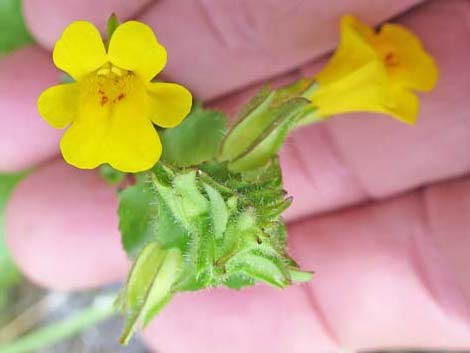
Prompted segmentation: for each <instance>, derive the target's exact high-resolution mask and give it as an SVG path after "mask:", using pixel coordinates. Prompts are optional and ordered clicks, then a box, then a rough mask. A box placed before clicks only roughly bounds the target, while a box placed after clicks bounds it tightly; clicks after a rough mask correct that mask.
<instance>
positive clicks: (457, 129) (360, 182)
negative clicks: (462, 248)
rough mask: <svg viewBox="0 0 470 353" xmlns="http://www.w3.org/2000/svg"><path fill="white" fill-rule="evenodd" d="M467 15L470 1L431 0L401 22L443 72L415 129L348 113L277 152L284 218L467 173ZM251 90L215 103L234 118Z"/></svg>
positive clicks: (309, 70)
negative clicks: (288, 202) (287, 203)
mask: <svg viewBox="0 0 470 353" xmlns="http://www.w3.org/2000/svg"><path fill="white" fill-rule="evenodd" d="M469 16H470V6H469V4H468V2H465V1H449V2H442V1H435V2H431V3H427V4H425V5H424V6H421V7H419V8H417V9H416V10H414V11H413V12H411V13H410V14H408V15H406V16H404V17H403V18H401V19H400V20H399V22H402V23H404V24H405V25H406V26H408V27H409V28H411V29H412V30H413V31H414V32H416V33H417V34H418V36H419V37H421V38H422V39H423V41H424V44H425V47H426V48H428V49H429V51H430V52H431V53H433V55H435V57H436V60H437V63H438V65H439V69H440V80H439V82H438V85H437V87H436V89H435V91H434V92H432V93H427V94H425V95H423V96H422V100H421V102H422V109H421V113H420V117H419V119H418V123H417V124H416V125H415V126H412V127H410V126H405V125H402V124H400V123H398V122H396V121H394V120H391V119H390V118H388V117H385V116H379V115H373V114H368V115H366V114H351V115H349V116H340V117H336V118H333V119H331V120H328V121H326V122H324V123H321V124H318V125H313V126H307V127H305V128H302V129H299V130H298V131H295V132H294V133H293V134H292V136H291V137H290V138H289V140H288V142H287V144H286V146H284V150H283V151H282V153H281V161H282V166H283V171H284V180H285V185H286V189H287V190H288V191H289V193H290V194H291V195H293V196H294V203H293V205H292V207H291V208H290V209H289V210H288V211H287V217H288V218H290V219H293V218H301V217H306V216H308V215H310V214H313V213H318V212H323V211H326V210H332V209H337V208H340V207H345V206H347V205H351V204H355V203H358V202H364V201H365V200H368V199H379V198H383V197H387V196H389V195H394V194H397V193H400V192H403V191H406V190H410V189H413V188H416V187H419V186H421V185H426V184H429V183H432V182H435V181H439V180H445V179H448V178H452V177H455V176H459V175H463V174H466V173H468V172H469V171H470V158H469V149H468V141H469V140H470V114H469V113H468V107H467V106H468V104H467V102H468V101H469V100H470V71H469V70H468V69H467V66H468V64H467V58H468V57H469V56H470V42H469V41H468V40H467V39H466V38H468V36H469V35H470V29H469V27H468V26H467V25H466V23H467V22H466V21H467V20H466V19H468V18H469ZM455 43H459V45H455ZM323 64H324V61H322V62H315V63H313V64H309V65H306V66H304V67H303V68H302V70H301V73H303V74H304V75H312V74H314V73H315V72H318V71H319V70H320V68H321V66H322V65H323ZM298 75H299V73H294V74H291V75H289V76H287V77H284V78H282V79H278V80H276V81H275V82H274V84H275V85H279V84H285V82H286V81H289V80H292V79H293V78H294V76H298ZM256 89H257V87H252V88H250V89H249V90H245V91H244V92H242V93H241V94H238V95H234V96H232V97H229V98H228V99H223V100H220V101H218V102H215V104H214V106H215V107H216V108H221V109H224V110H226V111H228V112H229V113H232V114H233V113H234V112H235V111H236V110H237V109H238V107H239V106H240V104H241V103H242V102H246V100H247V99H249V97H250V96H251V95H253V94H254V92H255V91H256Z"/></svg>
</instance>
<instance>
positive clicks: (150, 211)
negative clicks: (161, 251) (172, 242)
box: [118, 181, 157, 258]
mask: <svg viewBox="0 0 470 353" xmlns="http://www.w3.org/2000/svg"><path fill="white" fill-rule="evenodd" d="M118 214H119V229H120V231H121V242H122V245H123V247H124V249H125V250H126V253H127V255H128V256H129V257H131V258H133V257H135V255H136V254H137V253H139V252H140V250H141V249H142V248H143V247H144V246H145V244H147V243H148V242H150V241H152V240H155V232H156V224H155V218H156V215H157V205H156V203H155V191H154V190H153V187H152V184H151V183H150V182H145V181H141V182H139V183H137V184H136V185H133V186H129V187H128V188H126V189H125V190H124V191H121V192H120V193H119V209H118Z"/></svg>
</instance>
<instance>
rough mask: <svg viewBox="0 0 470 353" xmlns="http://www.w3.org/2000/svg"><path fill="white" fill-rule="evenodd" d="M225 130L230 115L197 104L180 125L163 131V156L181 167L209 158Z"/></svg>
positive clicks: (211, 156)
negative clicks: (226, 116) (226, 115)
mask: <svg viewBox="0 0 470 353" xmlns="http://www.w3.org/2000/svg"><path fill="white" fill-rule="evenodd" d="M225 130H226V118H225V116H224V115H223V114H222V113H219V112H216V111H213V110H207V109H203V108H201V107H200V105H197V104H196V105H195V106H194V108H193V110H192V111H191V113H190V114H189V115H188V117H186V119H184V120H183V122H182V123H181V124H180V125H178V126H177V127H175V128H172V129H166V130H164V131H162V132H161V134H160V136H161V139H162V144H163V154H162V160H163V161H164V162H166V163H168V164H171V165H173V166H177V167H188V166H193V165H197V164H200V163H202V162H205V161H208V160H210V159H212V158H214V156H215V155H216V153H217V150H218V147H219V143H220V141H221V140H222V138H223V137H224V134H225Z"/></svg>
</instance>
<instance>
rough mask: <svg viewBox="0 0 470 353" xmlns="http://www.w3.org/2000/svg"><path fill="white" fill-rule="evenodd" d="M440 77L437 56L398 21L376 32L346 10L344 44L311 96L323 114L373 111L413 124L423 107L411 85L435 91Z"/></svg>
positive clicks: (416, 88) (319, 115)
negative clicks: (427, 49)
mask: <svg viewBox="0 0 470 353" xmlns="http://www.w3.org/2000/svg"><path fill="white" fill-rule="evenodd" d="M437 76H438V72H437V68H436V65H435V63H434V60H433V58H432V57H431V56H430V55H429V54H428V53H426V52H425V51H424V49H423V47H422V44H421V42H420V41H419V39H418V38H417V37H416V36H415V35H414V34H413V33H411V32H410V31H408V30H407V29H405V28H403V27H402V26H399V25H396V24H385V25H384V26H382V28H381V29H380V32H378V33H376V32H375V31H374V30H372V29H371V28H370V27H368V26H367V25H365V24H363V23H361V22H360V21H359V20H357V19H356V18H354V17H352V16H350V15H346V16H343V17H342V19H341V41H340V44H339V46H338V48H337V50H336V52H335V53H334V55H333V57H332V58H331V60H330V61H329V62H328V63H327V65H326V66H325V68H324V69H323V70H322V71H321V72H320V73H319V74H318V75H317V76H316V81H317V83H318V88H317V89H316V90H314V91H313V92H312V93H310V94H309V96H308V98H309V99H310V100H311V101H312V104H313V105H314V106H315V107H316V108H317V109H318V110H317V111H316V115H317V116H318V117H327V116H331V115H334V114H340V113H347V112H356V111H369V112H379V113H384V114H388V115H391V116H393V117H395V118H397V119H399V120H401V121H403V122H406V123H410V124H411V123H414V122H415V121H416V118H417V115H418V109H419V101H418V97H417V96H416V95H415V94H414V93H413V91H412V90H417V91H429V90H431V89H432V88H433V87H434V86H435V84H436V81H437Z"/></svg>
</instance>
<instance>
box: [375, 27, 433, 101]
mask: <svg viewBox="0 0 470 353" xmlns="http://www.w3.org/2000/svg"><path fill="white" fill-rule="evenodd" d="M375 47H376V50H377V51H378V52H379V55H381V56H382V57H383V58H385V57H386V56H387V55H390V54H393V55H395V57H396V58H395V59H394V60H395V62H394V63H393V65H387V70H388V72H389V75H390V77H391V78H392V80H393V82H394V83H396V84H399V85H401V86H403V87H407V88H410V89H415V90H418V91H423V92H427V91H430V90H432V89H433V88H434V87H435V85H436V83H437V78H438V71H437V67H436V63H435V61H434V59H433V58H432V56H431V55H429V54H428V53H427V52H426V51H425V50H424V48H423V46H422V44H421V41H420V40H419V39H418V38H417V37H416V36H415V35H414V34H413V33H411V32H410V31H409V30H407V29H406V28H404V27H402V26H399V25H396V24H385V25H384V26H382V28H381V30H380V33H379V34H378V36H377V39H376V45H375Z"/></svg>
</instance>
